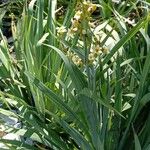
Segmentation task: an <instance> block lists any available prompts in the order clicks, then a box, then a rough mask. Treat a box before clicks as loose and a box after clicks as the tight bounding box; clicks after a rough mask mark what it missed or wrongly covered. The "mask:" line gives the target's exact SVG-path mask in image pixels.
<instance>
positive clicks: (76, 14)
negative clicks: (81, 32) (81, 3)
mask: <svg viewBox="0 0 150 150" xmlns="http://www.w3.org/2000/svg"><path fill="white" fill-rule="evenodd" d="M81 15H82V11H80V10H78V11H77V12H76V13H75V15H74V17H73V18H74V19H75V20H80V19H81Z"/></svg>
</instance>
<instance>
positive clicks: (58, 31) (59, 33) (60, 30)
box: [56, 26, 67, 35]
mask: <svg viewBox="0 0 150 150" xmlns="http://www.w3.org/2000/svg"><path fill="white" fill-rule="evenodd" d="M56 30H57V34H58V35H63V34H64V33H65V32H67V29H66V27H65V26H61V27H57V28H56Z"/></svg>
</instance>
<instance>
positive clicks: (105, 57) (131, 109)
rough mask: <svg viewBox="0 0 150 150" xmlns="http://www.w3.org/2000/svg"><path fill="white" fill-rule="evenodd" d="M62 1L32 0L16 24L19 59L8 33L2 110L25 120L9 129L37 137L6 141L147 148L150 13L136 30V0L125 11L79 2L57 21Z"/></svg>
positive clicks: (2, 50)
mask: <svg viewBox="0 0 150 150" xmlns="http://www.w3.org/2000/svg"><path fill="white" fill-rule="evenodd" d="M26 2H27V1H26ZM56 2H57V1H56V0H53V1H47V2H44V1H41V0H32V1H30V2H29V3H26V4H25V7H24V11H23V13H22V18H21V19H19V20H18V22H17V23H14V22H13V23H14V24H13V27H14V28H13V29H16V30H13V31H14V32H13V37H14V39H15V42H14V52H15V56H16V58H15V60H16V61H15V63H14V61H13V58H12V56H11V54H10V52H9V48H8V44H7V40H6V39H5V38H4V36H3V35H2V34H1V37H2V38H1V43H0V54H1V55H0V60H1V65H0V78H1V82H2V83H3V89H4V90H3V91H1V92H0V100H1V101H2V102H3V103H4V104H5V107H3V108H1V109H0V113H3V114H4V115H5V116H7V117H9V114H11V116H14V117H16V118H17V119H18V120H19V121H20V122H21V123H22V126H21V128H15V127H10V126H8V128H7V130H6V133H7V132H8V131H9V132H11V133H15V134H17V135H18V136H21V137H23V139H26V138H29V139H32V141H34V142H33V144H29V143H27V142H26V140H23V139H21V140H20V141H16V140H14V141H12V140H10V141H8V140H5V139H0V141H1V142H2V143H4V144H5V145H6V146H8V147H10V148H14V149H17V148H18V147H19V148H23V149H43V148H45V149H54V150H57V149H62V150H64V149H65V150H70V149H83V150H84V149H86V150H95V149H96V150H104V149H108V150H115V149H118V150H122V149H126V148H127V149H134V147H135V149H144V150H147V149H148V148H149V134H148V132H147V131H148V129H149V128H148V127H149V116H148V115H145V113H147V112H149V110H148V108H147V107H146V106H147V104H149V97H150V96H149V81H150V80H149V77H148V75H149V73H150V72H149V70H150V69H149V68H150V63H149V59H150V53H149V43H148V41H149V36H148V33H147V31H148V22H149V15H148V13H147V14H146V17H142V20H138V21H136V22H135V23H133V24H130V25H131V27H129V22H127V18H126V16H127V14H128V12H130V11H131V10H132V9H133V6H134V7H135V6H136V5H134V4H133V3H131V2H129V1H126V2H125V3H121V4H122V5H121V6H120V8H123V9H120V8H119V7H117V8H116V6H115V5H114V4H113V3H112V1H108V2H107V3H106V2H104V1H97V3H96V2H95V1H85V0H84V1H76V0H72V1H70V3H69V4H68V8H67V10H66V14H63V18H61V20H58V22H57V13H58V12H59V10H60V9H59V8H58V9H57V3H56ZM58 2H59V1H58ZM66 2H67V1H66ZM125 4H128V5H125ZM145 4H146V3H145ZM65 7H66V6H65ZM74 8H75V9H74ZM73 10H74V11H73ZM99 12H101V13H100V14H97V13H99ZM95 14H97V15H98V16H95ZM110 16H111V18H110ZM96 18H99V19H100V20H98V21H97V20H96ZM12 21H13V20H12ZM59 21H60V22H59ZM129 29H130V30H129ZM137 33H138V34H139V35H141V36H137ZM137 37H138V39H137ZM143 109H145V111H144V113H143ZM14 110H17V112H14ZM143 116H145V117H143ZM1 119H2V120H3V118H1ZM3 122H4V120H3ZM8 129H9V130H8ZM127 144H128V145H127Z"/></svg>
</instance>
